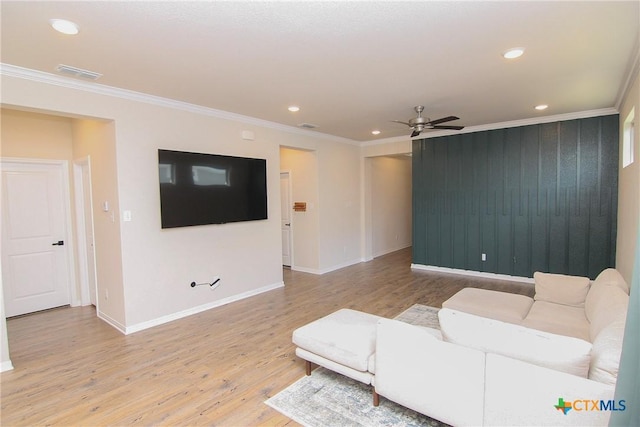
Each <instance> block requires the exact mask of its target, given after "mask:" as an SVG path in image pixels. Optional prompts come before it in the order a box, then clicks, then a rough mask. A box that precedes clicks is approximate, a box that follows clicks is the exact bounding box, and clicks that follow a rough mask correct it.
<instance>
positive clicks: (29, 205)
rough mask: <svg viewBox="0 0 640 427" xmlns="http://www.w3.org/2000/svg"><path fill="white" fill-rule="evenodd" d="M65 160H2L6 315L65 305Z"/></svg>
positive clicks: (66, 280)
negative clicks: (41, 161)
mask: <svg viewBox="0 0 640 427" xmlns="http://www.w3.org/2000/svg"><path fill="white" fill-rule="evenodd" d="M66 167H67V166H66V164H65V162H57V163H56V162H53V163H39V162H33V163H31V162H13V161H4V160H3V161H2V207H1V210H2V282H3V289H4V301H5V311H6V316H7V317H10V316H17V315H19V314H25V313H31V312H34V311H38V310H44V309H47V308H53V307H58V306H62V305H67V304H69V303H70V294H69V281H70V277H71V275H70V271H69V256H70V253H69V249H70V247H69V244H68V243H69V242H68V236H67V224H66V221H67V209H66V206H65V203H66V201H67V200H68V199H67V197H68V196H67V194H68V193H67V192H66V191H65V188H66V189H68V176H67V174H66V172H65V169H64V168H66Z"/></svg>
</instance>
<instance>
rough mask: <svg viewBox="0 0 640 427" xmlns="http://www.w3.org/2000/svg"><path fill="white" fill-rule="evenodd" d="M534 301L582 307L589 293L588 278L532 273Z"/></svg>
mask: <svg viewBox="0 0 640 427" xmlns="http://www.w3.org/2000/svg"><path fill="white" fill-rule="evenodd" d="M533 279H534V281H535V288H536V294H535V296H534V299H535V300H536V301H547V302H552V303H555V304H562V305H569V306H571V307H584V301H585V298H586V297H587V292H588V291H589V283H590V281H589V278H588V277H580V276H566V275H564V274H552V273H542V272H539V271H536V272H535V273H533Z"/></svg>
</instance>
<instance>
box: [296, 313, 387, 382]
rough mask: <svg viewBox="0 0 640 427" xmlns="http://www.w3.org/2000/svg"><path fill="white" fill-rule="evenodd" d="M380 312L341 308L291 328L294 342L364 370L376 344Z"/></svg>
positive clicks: (309, 350) (343, 363) (301, 346)
mask: <svg viewBox="0 0 640 427" xmlns="http://www.w3.org/2000/svg"><path fill="white" fill-rule="evenodd" d="M379 319H380V316H375V315H373V314H369V313H363V312H360V311H355V310H350V309H342V310H338V311H336V312H334V313H332V314H329V315H328V316H325V317H322V318H320V319H318V320H316V321H313V322H311V323H309V324H307V325H305V326H301V327H300V328H298V329H296V330H295V331H293V343H294V344H296V345H297V346H298V347H300V348H302V349H304V350H306V351H308V352H311V353H314V354H317V355H319V356H321V357H323V358H325V359H328V360H331V361H333V362H336V363H338V364H341V365H345V366H347V367H349V368H352V369H355V370H358V371H362V372H366V371H368V369H369V358H370V356H371V355H372V354H373V353H374V352H375V348H376V329H377V323H378V320H379Z"/></svg>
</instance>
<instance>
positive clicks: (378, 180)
mask: <svg viewBox="0 0 640 427" xmlns="http://www.w3.org/2000/svg"><path fill="white" fill-rule="evenodd" d="M369 161H370V162H371V189H372V191H371V224H372V234H373V236H372V253H373V256H374V257H377V256H380V255H384V254H387V253H389V252H393V251H397V250H399V249H402V248H406V247H409V246H411V237H412V234H411V233H412V224H411V218H412V195H411V157H408V156H403V157H386V156H384V157H373V158H371V159H370V160H369Z"/></svg>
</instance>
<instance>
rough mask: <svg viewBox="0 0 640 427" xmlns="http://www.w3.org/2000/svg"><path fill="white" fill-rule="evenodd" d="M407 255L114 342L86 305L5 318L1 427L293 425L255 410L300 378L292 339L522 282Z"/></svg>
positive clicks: (290, 281)
mask: <svg viewBox="0 0 640 427" xmlns="http://www.w3.org/2000/svg"><path fill="white" fill-rule="evenodd" d="M410 264H411V252H410V249H405V250H402V251H398V252H394V253H392V254H389V255H385V256H382V257H379V258H376V259H375V260H373V261H370V262H367V263H361V264H357V265H354V266H351V267H347V268H344V269H341V270H338V271H335V272H331V273H327V274H324V275H321V276H317V275H312V274H306V273H300V272H295V271H290V270H285V272H284V281H285V285H286V286H285V287H284V288H281V289H276V290H273V291H270V292H267V293H264V294H261V295H258V296H254V297H252V298H248V299H245V300H242V301H238V302H234V303H232V304H228V305H226V306H223V307H218V308H215V309H212V310H208V311H206V312H203V313H200V314H197V315H193V316H190V317H187V318H184V319H180V320H177V321H174V322H171V323H168V324H165V325H160V326H157V327H154V328H151V329H147V330H144V331H141V332H137V333H134V334H131V335H128V336H124V335H122V334H120V333H119V332H117V331H116V330H114V329H113V328H111V327H110V326H108V325H107V324H105V323H104V322H102V321H101V320H99V319H98V318H97V317H96V314H95V310H94V309H93V307H78V308H61V309H55V310H50V311H45V312H41V313H37V314H33V315H28V316H24V317H18V318H13V319H9V320H8V321H7V327H8V334H9V346H10V353H11V360H12V362H13V364H14V367H15V369H14V370H12V371H7V372H4V373H2V374H0V386H1V397H2V403H1V405H2V406H1V407H2V414H1V418H0V420H1V424H2V425H3V426H19V425H23V426H27V425H28V426H32V425H61V426H71V425H73V426H79V425H83V426H97V425H130V424H139V425H174V426H183V425H209V426H213V425H215V426H253V425H277V426H281V425H291V426H293V425H297V424H296V423H295V422H293V421H291V420H289V419H288V418H287V417H285V416H283V415H281V414H280V413H278V412H277V411H275V410H273V409H271V408H269V407H268V406H267V405H265V404H264V403H263V402H264V401H265V400H266V399H267V398H269V397H271V396H273V395H274V394H276V393H277V392H279V391H280V390H282V389H283V388H285V387H286V386H287V385H289V384H291V383H293V382H294V381H295V380H297V379H298V378H300V377H302V376H304V362H303V361H302V360H300V359H298V358H297V357H296V356H295V353H294V350H295V349H294V346H293V345H292V343H291V333H292V331H293V330H294V329H295V328H297V327H299V326H301V325H304V324H306V323H308V322H310V321H312V320H315V319H317V318H319V317H321V316H324V315H327V314H329V313H331V312H333V311H335V310H337V309H339V308H352V309H356V310H361V311H366V312H369V313H374V314H377V315H381V316H386V317H393V316H396V315H397V314H399V313H400V312H402V311H403V310H405V309H407V308H408V307H410V306H411V305H413V304H415V303H421V304H426V305H431V306H436V307H440V306H441V305H442V302H443V301H445V300H446V299H447V298H449V297H450V296H452V295H453V294H454V293H456V292H457V291H458V290H460V289H462V288H464V287H469V286H472V287H480V288H485V289H494V290H504V291H509V292H515V293H522V294H526V295H532V294H533V286H532V285H528V284H522V283H513V282H504V281H496V280H489V279H478V278H468V277H463V276H456V275H447V274H440V273H430V272H423V271H412V270H411V269H410Z"/></svg>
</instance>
